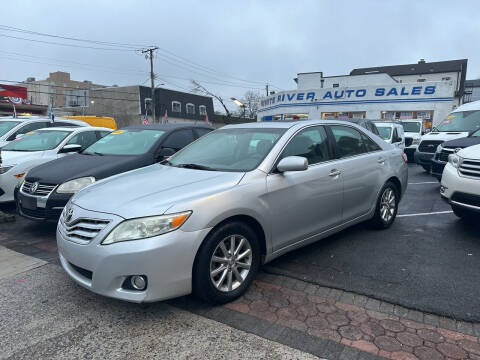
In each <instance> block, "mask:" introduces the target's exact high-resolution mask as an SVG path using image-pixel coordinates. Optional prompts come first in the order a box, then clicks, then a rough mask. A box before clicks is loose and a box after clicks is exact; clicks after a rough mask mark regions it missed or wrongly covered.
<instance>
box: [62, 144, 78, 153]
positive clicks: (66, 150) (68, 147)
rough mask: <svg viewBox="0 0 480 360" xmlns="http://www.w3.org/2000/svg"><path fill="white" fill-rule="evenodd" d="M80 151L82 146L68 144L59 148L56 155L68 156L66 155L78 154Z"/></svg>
mask: <svg viewBox="0 0 480 360" xmlns="http://www.w3.org/2000/svg"><path fill="white" fill-rule="evenodd" d="M80 150H82V145H78V144H69V145H65V146H64V147H63V148H61V149H60V150H59V151H58V153H59V154H68V153H73V152H79V151H80Z"/></svg>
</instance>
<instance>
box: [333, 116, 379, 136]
mask: <svg viewBox="0 0 480 360" xmlns="http://www.w3.org/2000/svg"><path fill="white" fill-rule="evenodd" d="M342 120H345V121H348V122H351V123H354V124H357V125H358V126H361V127H363V128H365V129H367V130H369V131H370V132H372V133H374V134H375V135H377V136H380V133H379V132H378V129H377V126H376V125H375V123H374V122H373V121H371V120H368V119H342Z"/></svg>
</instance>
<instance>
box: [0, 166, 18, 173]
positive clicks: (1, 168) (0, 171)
mask: <svg viewBox="0 0 480 360" xmlns="http://www.w3.org/2000/svg"><path fill="white" fill-rule="evenodd" d="M14 166H15V165H8V166H0V175H2V174H5V173H6V172H7V171H8V170H10V169H11V168H13V167H14Z"/></svg>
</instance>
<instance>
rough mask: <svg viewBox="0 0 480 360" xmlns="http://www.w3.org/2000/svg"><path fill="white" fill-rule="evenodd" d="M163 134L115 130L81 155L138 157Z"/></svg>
mask: <svg viewBox="0 0 480 360" xmlns="http://www.w3.org/2000/svg"><path fill="white" fill-rule="evenodd" d="M164 133H165V131H163V130H153V129H152V130H150V129H138V130H137V129H125V130H116V131H114V132H112V133H110V134H108V135H107V136H105V137H103V138H102V139H100V140H98V141H97V142H96V143H94V144H92V145H90V146H89V147H88V148H86V149H85V151H83V154H99V155H140V154H144V153H146V152H147V151H148V150H150V148H151V147H152V145H153V144H154V143H155V142H156V141H157V140H158V139H159V138H160V136H162V135H163V134H164Z"/></svg>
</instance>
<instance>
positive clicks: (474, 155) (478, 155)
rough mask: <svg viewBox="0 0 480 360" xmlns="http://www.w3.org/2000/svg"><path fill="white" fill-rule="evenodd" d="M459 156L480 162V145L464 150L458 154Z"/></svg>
mask: <svg viewBox="0 0 480 360" xmlns="http://www.w3.org/2000/svg"><path fill="white" fill-rule="evenodd" d="M458 155H459V156H461V157H463V158H466V159H475V160H480V145H474V146H470V147H467V148H465V149H462V150H460V151H459V152H458Z"/></svg>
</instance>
